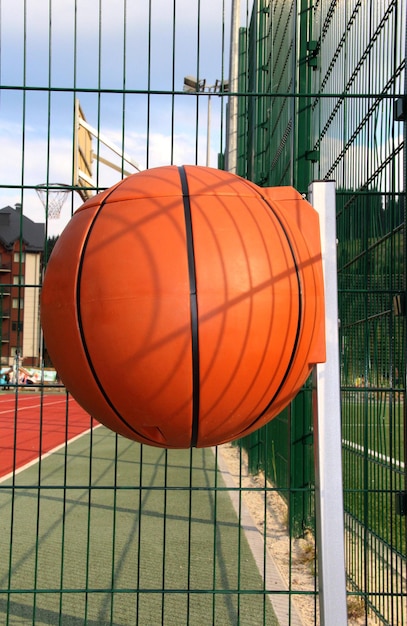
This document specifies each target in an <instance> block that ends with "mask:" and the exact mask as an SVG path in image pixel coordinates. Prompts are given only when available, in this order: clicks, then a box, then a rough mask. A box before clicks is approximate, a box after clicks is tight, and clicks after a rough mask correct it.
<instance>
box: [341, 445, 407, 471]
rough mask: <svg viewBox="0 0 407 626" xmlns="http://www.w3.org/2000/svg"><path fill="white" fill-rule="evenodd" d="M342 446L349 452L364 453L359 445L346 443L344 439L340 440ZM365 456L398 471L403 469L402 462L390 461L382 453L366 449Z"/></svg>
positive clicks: (363, 448)
mask: <svg viewBox="0 0 407 626" xmlns="http://www.w3.org/2000/svg"><path fill="white" fill-rule="evenodd" d="M342 445H343V446H344V447H345V448H349V449H350V450H356V451H357V452H362V453H363V454H364V453H365V446H361V445H360V444H359V443H354V442H353V441H347V440H346V439H342ZM367 455H368V457H370V458H371V459H375V460H378V461H384V462H385V463H387V465H389V466H392V467H398V468H399V469H402V470H403V469H404V467H405V465H404V462H403V461H398V460H397V459H392V458H391V457H389V456H386V455H385V454H383V453H382V452H376V450H370V448H368V449H367Z"/></svg>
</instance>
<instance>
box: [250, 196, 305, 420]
mask: <svg viewBox="0 0 407 626" xmlns="http://www.w3.org/2000/svg"><path fill="white" fill-rule="evenodd" d="M257 194H258V195H259V196H260V198H261V199H262V200H263V202H265V204H266V205H267V206H268V208H269V209H270V211H271V212H272V213H273V215H274V217H275V218H276V220H277V221H278V223H279V224H280V226H281V229H282V231H283V233H284V235H285V238H286V240H287V243H288V247H289V248H290V252H291V256H292V258H293V262H294V267H295V273H296V277H297V285H298V319H297V330H296V333H295V340H294V345H293V349H292V352H291V357H290V360H289V362H288V365H287V368H286V370H285V372H284V375H283V377H282V379H281V382H280V384H279V386H278V388H277V390H276V392H275V393H274V395H273V397H272V398H271V400H270V401H269V402H268V404H267V406H266V407H265V408H264V409H263V411H262V412H261V413H260V415H259V416H258V417H256V419H255V420H253V422H252V423H251V424H250V426H248V427H247V428H251V427H252V426H254V425H255V424H256V423H257V422H258V421H259V420H260V419H261V418H262V417H263V415H265V414H266V413H267V411H269V410H270V408H271V406H272V404H273V402H274V401H275V399H276V398H277V397H278V395H279V393H280V391H281V389H282V387H283V386H284V384H285V381H286V380H287V378H288V375H289V373H290V371H291V367H292V365H293V362H294V359H295V355H296V353H297V350H298V346H299V341H300V335H301V328H302V312H303V301H302V285H301V277H300V272H299V267H298V262H297V258H296V255H295V251H294V248H293V245H292V243H291V241H290V237H289V235H288V232H287V230H286V228H285V226H284V224H283V222H282V221H281V219H280V217H279V215H278V214H277V213H276V211H275V210H274V209H273V206H272V205H271V204H270V202H269V201H268V200H267V198H265V197H264V196H263V195H262V193H261V192H260V191H257Z"/></svg>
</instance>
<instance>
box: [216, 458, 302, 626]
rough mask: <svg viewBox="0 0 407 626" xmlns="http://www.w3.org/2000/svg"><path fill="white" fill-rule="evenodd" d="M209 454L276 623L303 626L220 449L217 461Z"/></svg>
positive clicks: (287, 589) (287, 625)
mask: <svg viewBox="0 0 407 626" xmlns="http://www.w3.org/2000/svg"><path fill="white" fill-rule="evenodd" d="M212 452H213V454H214V455H215V458H217V462H218V469H219V471H220V473H221V475H222V478H223V481H224V483H225V485H226V487H228V488H230V491H229V492H228V494H229V497H230V499H231V502H232V506H233V508H234V510H235V513H236V515H237V518H238V520H239V521H240V527H241V528H242V530H243V531H244V534H245V536H246V539H247V543H248V544H249V548H250V550H251V553H252V555H253V558H254V561H255V563H256V565H257V569H258V571H259V574H260V576H261V577H262V579H263V583H264V586H265V592H266V593H267V592H270V593H267V597H268V599H269V601H270V603H271V605H272V607H273V610H274V613H275V615H276V617H277V620H278V623H279V624H280V626H289V625H290V626H303V624H304V622H303V620H302V618H301V615H300V613H299V611H298V610H297V607H296V606H295V604H294V603H293V601H292V600H291V598H290V590H289V587H288V585H287V583H286V582H285V581H284V579H283V577H282V575H281V573H280V571H279V568H278V565H277V563H276V562H275V560H274V557H273V555H272V554H271V552H270V551H269V550H268V549H266V550H265V546H264V541H265V537H264V536H263V535H262V534H261V532H260V530H259V529H258V527H257V525H256V522H255V521H254V519H253V517H252V515H251V513H250V511H249V509H248V507H247V505H246V503H245V502H244V500H243V499H242V497H241V495H242V494H241V492H240V491H237V490H236V487H238V486H239V484H238V482H237V481H236V480H235V478H234V477H233V476H232V474H231V473H230V471H229V467H228V464H227V463H226V461H225V459H224V457H223V454H222V448H221V447H220V446H219V448H218V455H217V457H216V448H215V447H213V448H212ZM273 592H279V593H273ZM281 592H283V593H281ZM284 592H285V593H284Z"/></svg>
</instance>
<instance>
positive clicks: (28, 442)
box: [0, 392, 97, 478]
mask: <svg viewBox="0 0 407 626" xmlns="http://www.w3.org/2000/svg"><path fill="white" fill-rule="evenodd" d="M96 425H97V422H96V421H95V420H92V419H91V417H90V416H89V414H88V413H86V412H85V411H84V410H83V409H82V408H81V407H80V406H79V405H78V404H77V402H75V400H74V399H73V398H71V397H69V400H68V405H67V398H66V395H65V394H49V395H43V396H41V395H40V394H39V393H33V394H28V393H25V392H24V393H20V394H18V396H17V397H16V394H15V393H9V394H2V395H1V396H0V478H1V477H3V476H6V475H8V474H9V473H10V472H13V471H15V470H18V469H19V468H21V467H23V466H24V465H26V464H27V463H30V462H31V461H35V460H37V459H38V458H39V457H40V456H42V455H43V454H45V453H47V452H49V451H50V450H53V449H54V448H56V447H58V446H59V445H61V444H63V443H65V441H69V440H70V439H72V438H73V437H76V436H77V435H80V434H81V433H84V432H86V431H87V430H89V429H90V428H93V427H94V426H96Z"/></svg>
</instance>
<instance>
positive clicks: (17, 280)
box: [13, 275, 24, 285]
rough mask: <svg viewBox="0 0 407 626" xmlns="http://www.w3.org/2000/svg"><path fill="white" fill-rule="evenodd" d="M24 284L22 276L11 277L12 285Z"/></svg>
mask: <svg viewBox="0 0 407 626" xmlns="http://www.w3.org/2000/svg"><path fill="white" fill-rule="evenodd" d="M23 282H24V276H22V275H20V276H13V285H22V284H23Z"/></svg>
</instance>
